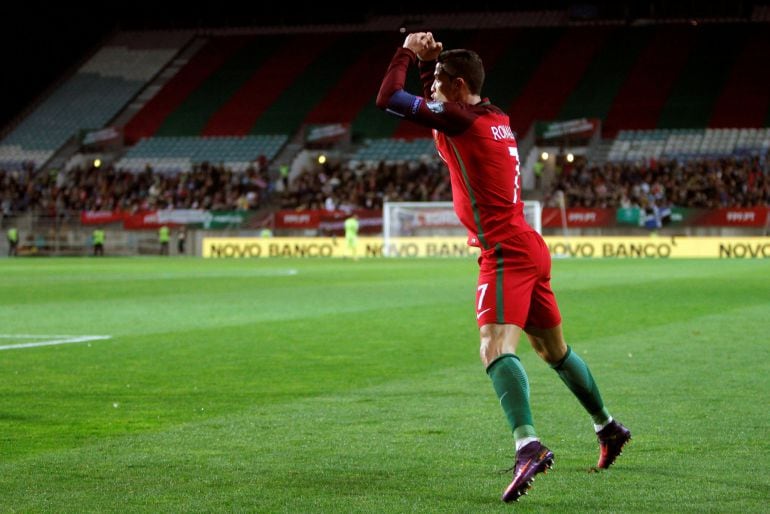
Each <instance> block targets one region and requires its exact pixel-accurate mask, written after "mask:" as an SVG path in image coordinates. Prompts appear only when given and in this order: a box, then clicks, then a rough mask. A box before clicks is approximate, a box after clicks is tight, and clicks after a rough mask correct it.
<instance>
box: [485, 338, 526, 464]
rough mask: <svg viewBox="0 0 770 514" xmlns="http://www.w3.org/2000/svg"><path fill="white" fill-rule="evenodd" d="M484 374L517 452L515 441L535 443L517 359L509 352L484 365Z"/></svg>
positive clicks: (523, 377)
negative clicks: (497, 402)
mask: <svg viewBox="0 0 770 514" xmlns="http://www.w3.org/2000/svg"><path fill="white" fill-rule="evenodd" d="M487 375H489V378H491V379H492V385H493V386H494V388H495V392H496V393H497V397H498V398H499V399H500V406H501V407H502V408H503V412H505V417H506V418H508V424H509V425H511V430H512V431H513V437H514V439H515V440H516V443H517V445H516V446H517V449H518V447H519V446H520V444H519V442H522V443H523V442H524V440H525V439H529V440H530V441H532V440H536V439H537V436H536V435H535V427H534V423H533V421H532V411H531V410H530V408H529V380H528V379H527V373H526V372H525V371H524V367H523V366H522V365H521V362H519V358H518V357H516V356H515V355H514V354H512V353H505V354H503V355H501V356H499V357H498V358H496V359H495V360H494V361H492V362H491V363H490V365H489V366H487ZM527 442H529V441H527ZM522 445H523V444H522Z"/></svg>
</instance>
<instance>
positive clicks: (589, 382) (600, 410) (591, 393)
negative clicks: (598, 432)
mask: <svg viewBox="0 0 770 514" xmlns="http://www.w3.org/2000/svg"><path fill="white" fill-rule="evenodd" d="M551 367H552V368H553V369H554V370H555V371H556V373H558V374H559V378H561V380H562V382H564V383H565V384H567V387H569V390H570V391H572V394H574V395H575V396H576V397H577V399H578V400H579V401H580V403H581V404H582V405H583V407H584V408H585V410H586V411H588V414H590V415H591V418H593V420H594V423H596V424H597V425H601V424H603V423H605V422H606V421H607V420H608V419H609V418H610V413H609V412H608V411H607V409H606V408H604V402H603V401H602V395H601V394H599V387H597V385H596V382H594V377H593V376H592V375H591V370H589V369H588V365H587V364H586V363H585V362H584V361H583V359H581V358H580V357H579V356H578V354H576V353H575V352H573V351H572V348H570V347H569V346H568V347H567V355H565V356H564V358H563V359H562V360H561V361H559V362H557V363H556V364H553V365H551Z"/></svg>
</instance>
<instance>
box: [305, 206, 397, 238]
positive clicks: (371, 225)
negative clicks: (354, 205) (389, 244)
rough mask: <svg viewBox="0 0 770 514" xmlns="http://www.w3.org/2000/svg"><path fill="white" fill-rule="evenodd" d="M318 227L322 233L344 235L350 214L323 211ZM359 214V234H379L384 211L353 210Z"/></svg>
mask: <svg viewBox="0 0 770 514" xmlns="http://www.w3.org/2000/svg"><path fill="white" fill-rule="evenodd" d="M323 212H324V213H323V214H322V215H321V222H320V223H319V224H318V229H319V230H320V231H321V233H322V234H329V235H338V236H341V235H344V234H345V220H346V219H347V218H348V217H349V216H350V214H348V213H347V212H345V211H323ZM353 212H355V213H356V215H357V216H358V227H359V229H358V233H359V234H379V233H381V232H382V211H379V210H366V209H359V210H356V211H353Z"/></svg>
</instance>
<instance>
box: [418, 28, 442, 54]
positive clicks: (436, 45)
mask: <svg viewBox="0 0 770 514" xmlns="http://www.w3.org/2000/svg"><path fill="white" fill-rule="evenodd" d="M425 35H426V37H425V41H424V43H425V45H424V47H423V49H422V51H421V52H417V58H418V59H420V60H421V61H435V60H436V59H438V56H439V54H440V53H441V51H442V50H443V49H444V45H443V44H442V43H441V41H436V40H435V39H433V33H431V32H426V33H425Z"/></svg>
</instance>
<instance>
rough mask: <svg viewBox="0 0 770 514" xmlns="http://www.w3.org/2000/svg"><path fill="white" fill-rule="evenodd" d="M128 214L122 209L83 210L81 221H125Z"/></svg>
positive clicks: (82, 222)
mask: <svg viewBox="0 0 770 514" xmlns="http://www.w3.org/2000/svg"><path fill="white" fill-rule="evenodd" d="M125 216H126V214H125V213H124V212H120V211H115V212H112V211H82V212H81V213H80V223H81V224H82V225H106V224H108V223H119V222H121V221H123V219H124V218H125Z"/></svg>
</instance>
